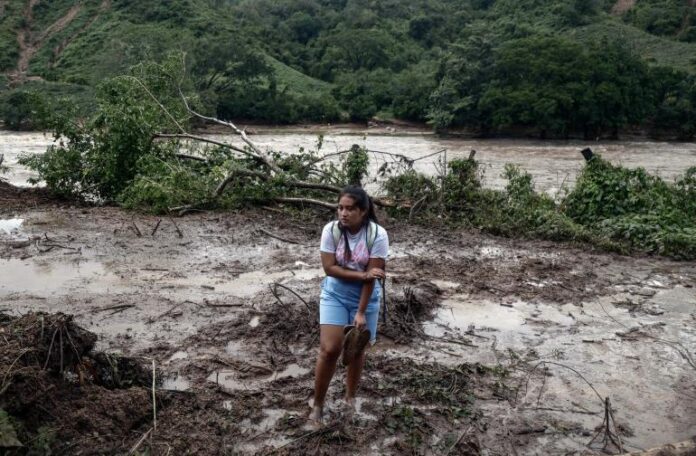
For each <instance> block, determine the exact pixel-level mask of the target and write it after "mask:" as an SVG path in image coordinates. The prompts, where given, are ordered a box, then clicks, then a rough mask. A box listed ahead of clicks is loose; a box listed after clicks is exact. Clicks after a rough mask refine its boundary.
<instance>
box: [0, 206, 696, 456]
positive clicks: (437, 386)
mask: <svg viewBox="0 0 696 456" xmlns="http://www.w3.org/2000/svg"><path fill="white" fill-rule="evenodd" d="M16 201H19V200H16ZM37 204H39V205H38V207H37V208H34V209H26V207H27V206H26V205H24V204H19V203H17V204H14V203H12V202H6V203H5V204H4V206H3V207H4V208H5V209H2V217H0V218H2V219H3V220H10V219H12V220H13V222H11V223H10V222H7V226H6V227H7V228H8V229H7V232H5V231H4V230H3V229H2V228H1V227H0V238H1V239H0V243H1V245H0V257H1V258H2V260H0V268H1V271H0V273H1V274H2V276H3V277H4V278H6V279H7V280H3V281H2V282H1V283H0V298H1V299H2V304H0V305H2V306H3V307H4V308H5V310H6V311H10V312H12V313H13V314H14V315H19V314H23V313H25V312H28V311H36V310H43V311H50V312H56V311H61V312H65V313H71V314H75V321H76V322H78V323H79V324H80V325H81V326H83V327H85V328H87V329H89V330H90V331H93V332H95V333H96V334H98V336H99V341H98V342H97V346H96V348H97V349H98V350H105V351H108V352H116V353H122V354H126V355H129V356H137V357H147V358H148V359H154V360H155V363H156V366H157V371H158V372H159V373H160V375H158V376H161V377H163V383H162V384H161V385H160V387H159V388H158V391H159V393H158V394H162V395H166V397H167V398H169V399H167V400H165V399H162V405H161V410H160V412H158V413H161V418H159V416H160V415H158V428H157V432H156V433H154V434H149V435H148V439H145V440H144V441H143V444H144V445H150V448H151V449H152V451H153V452H154V453H156V454H166V452H167V450H168V448H172V450H171V451H175V450H176V451H177V452H179V453H180V452H183V451H184V450H191V451H199V452H203V453H205V452H207V453H208V454H217V453H223V452H224V451H239V452H242V453H254V452H257V451H261V450H268V451H271V449H273V448H276V449H278V450H277V451H278V452H281V453H282V452H284V453H287V454H291V453H296V452H297V451H299V450H307V451H310V450H311V451H314V450H315V449H316V448H319V451H320V452H321V453H332V454H348V453H352V452H355V451H360V452H364V453H394V454H397V453H399V454H400V453H404V452H416V453H418V452H431V453H436V454H444V453H446V452H447V451H449V452H450V454H457V453H459V454H479V453H480V451H479V450H481V449H487V450H488V451H489V452H488V454H501V455H502V454H511V452H512V451H513V450H512V448H514V449H515V450H516V451H517V453H518V454H541V453H544V454H555V453H567V452H572V451H575V452H578V454H583V453H586V454H592V453H593V452H594V451H596V450H597V449H598V448H597V447H596V446H593V448H594V449H590V448H588V447H587V446H586V444H587V443H588V442H589V441H590V440H591V439H592V437H593V435H594V434H595V432H596V431H595V427H597V426H598V425H600V424H601V423H602V418H603V412H604V411H603V408H602V407H603V404H602V402H601V401H600V400H599V398H598V397H597V395H596V394H595V392H594V391H593V390H592V388H590V386H589V385H588V382H589V383H590V384H591V385H592V387H593V388H594V389H595V390H596V391H597V392H598V394H599V396H600V397H606V396H608V397H610V398H611V401H612V404H613V407H614V414H615V417H616V421H617V423H618V433H619V434H620V436H621V438H622V442H623V443H624V445H626V449H632V448H634V447H654V446H658V445H660V444H663V443H666V442H670V441H681V440H685V439H686V438H688V437H690V436H691V434H693V429H695V428H696V380H695V377H696V376H694V368H693V367H692V366H691V365H690V363H689V360H691V359H692V358H693V356H694V348H695V347H696V345H695V341H696V332H695V331H694V329H693V328H694V322H695V321H696V308H695V307H696V306H695V305H694V303H695V302H696V296H695V293H694V288H693V286H694V283H695V281H696V280H695V278H696V271H695V270H694V265H693V263H686V262H682V263H679V262H673V261H666V260H662V259H658V258H631V257H622V256H617V255H607V254H597V253H593V252H588V251H581V250H577V249H574V248H569V247H567V246H564V245H559V244H554V243H540V242H526V241H510V240H501V239H496V238H492V237H487V236H483V235H480V234H478V233H474V232H466V231H458V230H450V229H445V228H442V227H441V228H428V229H426V228H419V227H414V226H404V225H401V224H397V223H395V222H392V221H390V220H386V221H385V222H384V224H385V226H386V227H387V229H388V230H389V232H390V237H391V241H392V252H391V259H390V261H389V274H390V277H389V280H388V283H387V291H388V303H389V310H390V312H389V318H388V321H387V324H386V326H382V327H381V328H380V332H381V334H382V336H381V337H380V341H379V343H378V344H377V345H376V346H375V347H374V348H373V349H372V353H371V355H370V357H369V362H368V366H367V368H366V371H365V379H364V383H363V388H362V390H361V399H360V401H359V403H358V414H357V415H356V416H355V420H354V421H347V420H345V418H344V417H345V415H344V413H343V412H344V411H343V410H342V409H341V407H340V401H339V398H340V397H341V395H342V390H343V387H342V384H341V381H342V377H343V375H344V372H343V370H342V369H339V371H338V373H337V378H336V379H335V381H334V382H333V384H332V386H331V388H330V391H329V400H330V413H329V424H328V425H327V427H325V428H323V429H322V430H317V431H315V430H312V429H309V428H308V427H307V425H306V421H305V419H304V417H305V414H306V412H307V410H308V407H309V399H310V397H311V391H312V387H313V386H312V385H313V384H312V377H313V374H312V368H313V363H314V360H315V352H316V346H317V334H318V326H317V324H316V306H317V300H318V295H319V284H320V281H321V277H322V271H321V269H320V268H319V264H318V258H317V243H318V237H319V233H320V230H321V226H322V224H323V222H325V221H326V220H325V219H324V218H323V216H319V217H313V216H312V217H308V216H307V214H302V216H297V217H295V216H293V215H292V214H289V213H279V212H276V211H275V210H268V211H266V210H262V211H258V212H249V213H224V214H223V213H207V214H194V215H191V216H188V217H185V218H179V219H174V220H171V219H168V218H164V219H162V220H161V221H160V219H159V218H157V217H151V216H143V215H134V214H132V213H127V212H123V211H120V210H117V209H112V208H71V207H60V208H56V207H51V206H49V205H47V204H46V203H45V202H40V203H37ZM261 229H262V230H263V231H261ZM269 233H270V234H272V235H275V236H277V237H280V238H282V239H284V240H278V239H276V238H273V237H270V236H269V235H268V234H269ZM275 283H279V284H281V285H283V286H285V287H287V288H289V289H290V290H292V291H293V292H295V293H297V295H298V296H296V295H295V294H293V293H292V292H291V291H289V290H288V289H286V288H283V287H274V288H273V289H271V288H270V287H269V286H272V285H273V284H275ZM148 362H149V361H148ZM542 362H544V363H542ZM571 369H572V370H571ZM3 375H4V374H3ZM579 375H582V377H584V380H583V378H581V377H580V376H579ZM585 380H587V382H586V381H585ZM143 388H145V387H143ZM144 397H145V396H144ZM147 397H149V396H147ZM167 401H169V402H167ZM141 402H142V403H143V404H142V405H141V409H142V410H139V411H138V414H140V415H138V416H142V419H141V420H140V421H139V422H138V423H137V425H136V426H130V427H129V426H125V427H126V428H129V429H127V430H125V431H124V430H123V429H121V428H119V432H120V434H118V435H120V436H121V437H120V440H119V443H118V444H119V445H121V448H123V449H126V450H127V449H129V448H130V447H129V445H135V444H136V443H137V442H138V440H139V439H140V437H141V436H142V435H143V434H145V433H146V432H147V431H148V430H149V429H150V427H152V424H153V423H152V419H151V414H152V410H151V405H152V404H151V400H150V401H149V402H148V401H147V400H146V399H144V398H143V400H142V401H141ZM168 404H170V405H168ZM171 404H175V405H171ZM178 404H181V405H178ZM158 405H159V404H158ZM168 414H169V415H168ZM167 416H169V418H167ZM191 417H195V419H193V418H191ZM160 419H161V421H160ZM167 420H169V421H167ZM162 423H169V424H162ZM192 423H204V424H202V425H199V424H195V425H194V424H192ZM106 427H108V425H107V426H106ZM90 432H91V435H94V433H95V432H96V433H97V434H98V435H99V436H100V438H101V439H102V440H103V441H105V442H110V441H109V437H108V435H109V432H108V430H106V429H102V428H100V429H97V430H93V429H90ZM150 436H151V439H150ZM184 437H185V438H184ZM460 437H461V438H460ZM76 438H77V437H75V439H76ZM83 438H85V439H86V438H87V434H84V436H83ZM72 441H73V442H76V440H72ZM112 443H113V442H112ZM601 446H602V445H601V444H600V445H599V447H600V448H601ZM281 447H282V448H281Z"/></svg>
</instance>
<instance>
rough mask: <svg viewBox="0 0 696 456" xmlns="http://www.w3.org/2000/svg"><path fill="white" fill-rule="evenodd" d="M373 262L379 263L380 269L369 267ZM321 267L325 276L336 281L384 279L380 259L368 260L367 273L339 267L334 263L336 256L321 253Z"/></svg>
mask: <svg viewBox="0 0 696 456" xmlns="http://www.w3.org/2000/svg"><path fill="white" fill-rule="evenodd" d="M373 261H381V264H382V268H379V267H378V266H371V265H372V262H373ZM321 265H322V267H323V268H324V272H325V273H326V275H327V276H330V277H336V278H337V279H343V280H351V281H354V282H364V281H366V280H374V279H382V278H384V269H383V267H384V260H382V259H381V258H370V262H369V263H368V264H367V271H365V272H363V271H354V270H352V269H347V268H344V267H342V266H339V265H338V263H336V254H334V253H328V252H321ZM368 297H369V296H368Z"/></svg>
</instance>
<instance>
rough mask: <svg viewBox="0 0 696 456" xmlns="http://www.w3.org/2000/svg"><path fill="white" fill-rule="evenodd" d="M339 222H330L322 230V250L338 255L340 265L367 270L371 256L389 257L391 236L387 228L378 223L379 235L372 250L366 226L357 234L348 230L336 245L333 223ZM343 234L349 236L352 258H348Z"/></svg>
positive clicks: (357, 269)
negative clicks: (368, 243) (368, 244)
mask: <svg viewBox="0 0 696 456" xmlns="http://www.w3.org/2000/svg"><path fill="white" fill-rule="evenodd" d="M334 223H337V222H329V223H327V224H326V226H324V230H323V231H322V232H321V247H320V248H319V250H320V251H322V252H325V253H333V254H335V255H336V263H338V265H339V266H341V267H344V268H347V269H352V270H354V271H365V270H366V269H367V263H368V262H369V260H370V258H382V259H385V260H386V259H387V256H388V255H389V236H388V235H387V230H385V229H384V228H382V227H381V226H380V225H377V237H375V242H374V244H372V251H371V252H368V250H367V227H366V226H364V227H363V228H362V229H361V230H360V231H358V232H357V233H356V234H351V233H350V232H349V231H348V230H346V231H344V234H343V235H341V237H340V238H339V240H338V245H334V238H333V232H332V230H333V224H334ZM343 236H348V246H349V247H350V252H351V258H350V260H346V252H345V239H344V238H343Z"/></svg>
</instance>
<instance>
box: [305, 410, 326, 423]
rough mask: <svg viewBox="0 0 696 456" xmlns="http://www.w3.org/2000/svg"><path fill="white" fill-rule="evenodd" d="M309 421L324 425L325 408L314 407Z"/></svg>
mask: <svg viewBox="0 0 696 456" xmlns="http://www.w3.org/2000/svg"><path fill="white" fill-rule="evenodd" d="M309 421H312V422H313V423H315V424H318V425H321V424H323V423H324V407H316V406H315V407H312V411H311V412H309Z"/></svg>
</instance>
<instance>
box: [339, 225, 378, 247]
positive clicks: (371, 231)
mask: <svg viewBox="0 0 696 456" xmlns="http://www.w3.org/2000/svg"><path fill="white" fill-rule="evenodd" d="M377 228H378V225H377V224H376V223H375V222H373V221H372V220H370V223H368V224H367V251H368V252H370V253H372V246H373V245H375V239H377V231H378V230H377ZM331 235H332V236H333V241H334V246H335V247H338V241H340V240H341V227H340V226H339V225H338V222H333V225H331Z"/></svg>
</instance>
